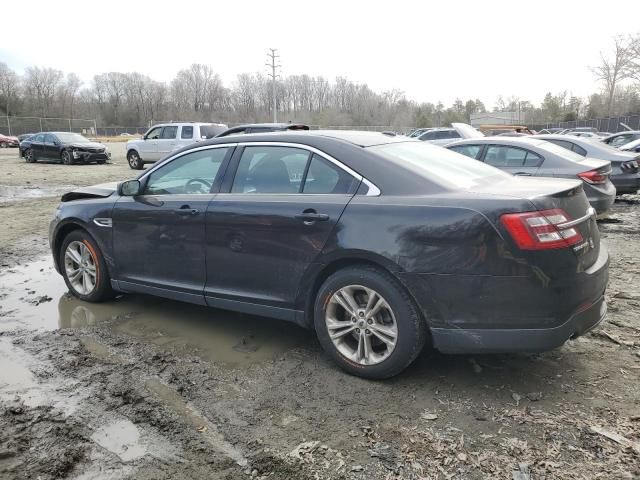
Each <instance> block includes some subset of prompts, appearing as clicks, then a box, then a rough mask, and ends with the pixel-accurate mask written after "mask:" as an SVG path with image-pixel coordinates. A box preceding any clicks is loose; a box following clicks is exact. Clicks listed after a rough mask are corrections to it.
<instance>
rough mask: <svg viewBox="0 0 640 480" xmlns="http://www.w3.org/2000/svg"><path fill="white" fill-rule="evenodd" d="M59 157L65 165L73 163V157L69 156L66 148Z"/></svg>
mask: <svg viewBox="0 0 640 480" xmlns="http://www.w3.org/2000/svg"><path fill="white" fill-rule="evenodd" d="M60 158H61V159H62V163H64V164H65V165H72V164H73V158H71V154H70V153H69V152H68V151H67V150H65V151H63V152H62V154H61V155H60Z"/></svg>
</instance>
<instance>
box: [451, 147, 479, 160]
mask: <svg viewBox="0 0 640 480" xmlns="http://www.w3.org/2000/svg"><path fill="white" fill-rule="evenodd" d="M449 150H453V151H454V152H457V153H461V154H462V155H466V156H467V157H469V158H475V159H477V158H478V154H479V153H480V150H482V146H481V145H457V146H455V147H451V148H450V149H449Z"/></svg>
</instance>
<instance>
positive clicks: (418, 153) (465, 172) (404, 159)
mask: <svg viewBox="0 0 640 480" xmlns="http://www.w3.org/2000/svg"><path fill="white" fill-rule="evenodd" d="M368 150H370V151H372V152H375V153H377V154H378V155H380V156H382V157H384V158H386V159H387V160H389V161H391V162H394V163H397V164H399V165H402V166H404V167H405V168H409V169H411V170H412V171H413V172H415V173H416V174H417V175H421V176H423V177H425V178H428V179H429V180H431V181H433V182H436V183H439V184H441V185H442V186H444V187H446V188H450V189H460V188H471V187H474V186H475V185H478V184H481V183H485V182H486V181H488V180H499V179H504V178H510V177H511V175H509V174H508V173H505V172H503V171H501V170H498V169H497V168H494V167H491V166H489V165H487V164H485V163H482V162H479V161H478V160H473V159H471V158H469V157H466V156H464V155H461V154H459V153H455V152H452V151H451V150H447V149H446V148H442V147H437V146H435V145H430V144H428V143H425V142H398V143H387V144H384V145H376V146H373V147H369V148H368Z"/></svg>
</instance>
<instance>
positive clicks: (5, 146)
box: [0, 142, 9, 148]
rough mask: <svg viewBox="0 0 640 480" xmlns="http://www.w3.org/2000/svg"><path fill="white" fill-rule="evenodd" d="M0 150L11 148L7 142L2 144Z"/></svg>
mask: <svg viewBox="0 0 640 480" xmlns="http://www.w3.org/2000/svg"><path fill="white" fill-rule="evenodd" d="M0 148H9V144H8V143H6V142H1V143H0Z"/></svg>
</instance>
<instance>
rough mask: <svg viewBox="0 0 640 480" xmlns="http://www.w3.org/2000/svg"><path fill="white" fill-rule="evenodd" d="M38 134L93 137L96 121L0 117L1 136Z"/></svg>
mask: <svg viewBox="0 0 640 480" xmlns="http://www.w3.org/2000/svg"><path fill="white" fill-rule="evenodd" d="M38 132H76V133H80V134H82V135H88V136H94V135H95V134H96V121H95V120H93V119H84V118H56V117H0V133H2V134H3V135H16V136H17V135H23V134H27V133H38Z"/></svg>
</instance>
